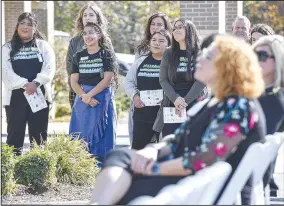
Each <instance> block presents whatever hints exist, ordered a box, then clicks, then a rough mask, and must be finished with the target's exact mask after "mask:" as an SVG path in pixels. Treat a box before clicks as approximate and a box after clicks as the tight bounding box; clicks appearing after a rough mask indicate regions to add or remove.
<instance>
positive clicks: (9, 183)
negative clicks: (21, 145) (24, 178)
mask: <svg viewBox="0 0 284 206" xmlns="http://www.w3.org/2000/svg"><path fill="white" fill-rule="evenodd" d="M1 163H2V164H1V191H2V194H3V195H5V194H9V193H12V192H13V191H14V189H15V183H16V181H15V178H14V167H15V156H14V147H11V146H9V145H7V144H5V143H2V145H1Z"/></svg>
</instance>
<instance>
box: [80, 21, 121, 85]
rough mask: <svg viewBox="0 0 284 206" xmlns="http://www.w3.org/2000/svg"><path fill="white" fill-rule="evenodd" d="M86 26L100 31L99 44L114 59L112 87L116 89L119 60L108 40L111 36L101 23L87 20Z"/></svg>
mask: <svg viewBox="0 0 284 206" xmlns="http://www.w3.org/2000/svg"><path fill="white" fill-rule="evenodd" d="M86 27H92V28H94V29H95V30H96V31H98V32H99V33H100V35H101V38H100V39H99V42H98V44H99V46H100V47H101V48H102V49H104V50H106V51H108V52H109V53H110V56H107V57H105V58H109V59H112V60H113V61H111V62H113V64H112V65H111V67H112V68H113V72H114V78H113V80H114V81H112V83H111V85H112V87H113V88H114V90H116V89H117V88H118V67H119V66H118V62H117V58H116V56H115V53H114V51H113V50H112V49H110V48H109V42H108V39H109V36H108V33H107V32H106V31H105V30H104V29H102V28H101V27H100V26H99V24H96V23H92V22H87V24H86V26H84V28H86ZM84 28H83V30H84Z"/></svg>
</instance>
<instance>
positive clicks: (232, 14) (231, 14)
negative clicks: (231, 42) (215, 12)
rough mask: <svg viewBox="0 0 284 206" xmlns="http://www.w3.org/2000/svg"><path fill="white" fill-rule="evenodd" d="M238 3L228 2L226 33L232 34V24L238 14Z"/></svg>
mask: <svg viewBox="0 0 284 206" xmlns="http://www.w3.org/2000/svg"><path fill="white" fill-rule="evenodd" d="M237 4H238V2H237V1H226V32H227V33H231V32H232V23H233V21H234V20H235V18H236V16H237V15H238V13H237Z"/></svg>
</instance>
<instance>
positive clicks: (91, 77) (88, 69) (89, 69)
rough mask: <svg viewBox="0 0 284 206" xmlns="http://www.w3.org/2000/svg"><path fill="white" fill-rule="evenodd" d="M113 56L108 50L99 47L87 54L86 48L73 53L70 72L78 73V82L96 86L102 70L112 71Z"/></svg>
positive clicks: (101, 75) (100, 78) (101, 76)
mask: <svg viewBox="0 0 284 206" xmlns="http://www.w3.org/2000/svg"><path fill="white" fill-rule="evenodd" d="M112 65H113V58H112V57H111V54H110V52H109V51H107V50H104V49H102V48H101V49H100V50H99V51H98V52H96V53H95V54H89V53H88V50H87V49H83V50H82V51H79V52H77V53H76V54H75V55H74V58H73V63H72V72H71V74H74V73H78V74H79V82H78V83H79V84H83V85H90V86H96V85H97V84H98V83H99V82H100V81H101V80H102V79H103V73H104V72H112V71H113V66H112Z"/></svg>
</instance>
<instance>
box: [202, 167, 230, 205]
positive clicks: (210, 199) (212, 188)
mask: <svg viewBox="0 0 284 206" xmlns="http://www.w3.org/2000/svg"><path fill="white" fill-rule="evenodd" d="M203 171H205V170H203ZM203 171H201V172H203ZM231 172H232V167H231V165H230V164H229V163H227V162H217V163H216V164H215V167H214V170H213V169H212V170H207V171H206V173H207V174H206V176H210V177H211V178H212V179H213V180H212V181H211V182H210V184H208V185H207V186H206V188H205V190H204V191H203V192H202V196H201V199H200V200H199V201H198V204H199V205H212V204H214V201H215V200H216V198H217V196H218V195H219V193H220V191H221V189H222V188H223V186H224V184H225V182H226V180H227V179H228V177H229V175H230V174H231Z"/></svg>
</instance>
